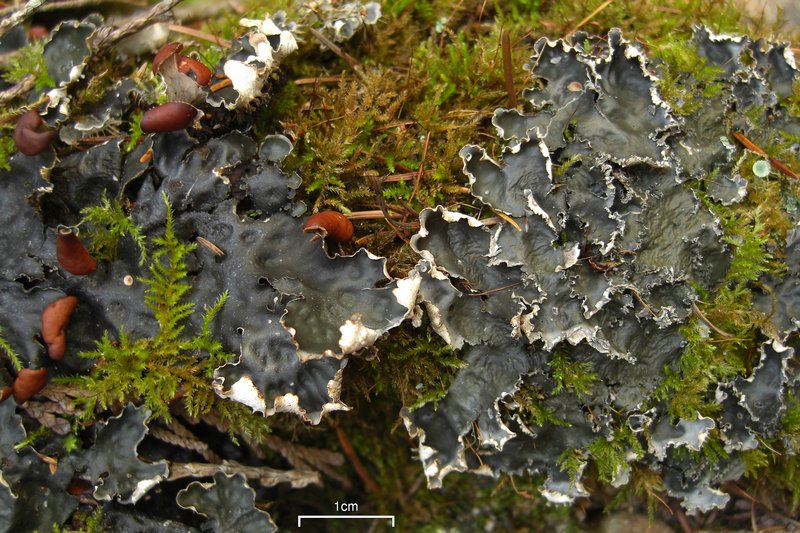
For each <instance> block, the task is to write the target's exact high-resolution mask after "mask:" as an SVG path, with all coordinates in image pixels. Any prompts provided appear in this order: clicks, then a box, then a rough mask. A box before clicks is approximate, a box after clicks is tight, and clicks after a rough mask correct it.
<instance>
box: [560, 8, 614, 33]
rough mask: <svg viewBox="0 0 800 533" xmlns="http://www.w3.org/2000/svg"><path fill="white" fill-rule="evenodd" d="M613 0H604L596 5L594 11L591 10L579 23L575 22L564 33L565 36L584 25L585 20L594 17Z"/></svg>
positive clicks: (587, 20)
mask: <svg viewBox="0 0 800 533" xmlns="http://www.w3.org/2000/svg"><path fill="white" fill-rule="evenodd" d="M613 1H614V0H606V1H605V2H603V3H602V4H600V5H599V6H597V9H595V10H594V11H592V12H591V13H589V14H588V15H586V17H585V18H584V19H583V20H581V21H580V22H579V23H577V24H576V25H575V27H574V28H572V29H571V30H569V31H568V32H567V34H566V35H565V37H569V36H570V35H572V34H574V33H575V32H576V31H578V30H579V29H581V28H582V27H583V26H584V24H586V23H587V22H589V21H590V20H592V19H593V18H595V17H596V16H597V14H598V13H600V12H601V11H602V10H604V9H605V8H607V7H608V6H610V5H611V3H612V2H613Z"/></svg>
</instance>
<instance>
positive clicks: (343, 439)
mask: <svg viewBox="0 0 800 533" xmlns="http://www.w3.org/2000/svg"><path fill="white" fill-rule="evenodd" d="M335 427H336V437H338V439H339V444H341V446H342V453H344V454H345V456H347V458H348V459H349V460H350V462H351V463H352V464H353V468H354V469H355V471H356V474H358V477H360V478H361V481H363V482H364V486H366V487H367V489H369V491H370V492H371V493H373V494H378V493H380V491H381V489H380V487H379V486H378V484H377V483H375V480H374V479H372V476H370V475H369V472H368V471H367V468H366V467H365V466H364V463H362V462H361V459H359V458H358V454H357V453H356V450H355V448H353V445H352V444H351V443H350V439H348V438H347V435H345V433H344V431H343V430H342V428H340V427H339V426H338V425H337V426H335Z"/></svg>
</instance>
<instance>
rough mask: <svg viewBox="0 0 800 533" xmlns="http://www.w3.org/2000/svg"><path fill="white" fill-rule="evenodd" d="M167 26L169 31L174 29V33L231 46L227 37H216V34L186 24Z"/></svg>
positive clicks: (223, 46) (224, 46) (222, 45)
mask: <svg viewBox="0 0 800 533" xmlns="http://www.w3.org/2000/svg"><path fill="white" fill-rule="evenodd" d="M167 28H169V31H174V32H175V33H181V34H183V35H188V36H190V37H195V38H196V39H202V40H204V41H208V42H211V43H214V44H218V45H219V46H221V47H222V48H230V47H231V42H230V41H229V40H227V39H223V38H222V37H217V36H216V35H212V34H210V33H207V32H204V31H201V30H196V29H194V28H189V27H188V26H181V25H180V24H170V25H168V26H167Z"/></svg>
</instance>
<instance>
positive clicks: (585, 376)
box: [549, 348, 600, 396]
mask: <svg viewBox="0 0 800 533" xmlns="http://www.w3.org/2000/svg"><path fill="white" fill-rule="evenodd" d="M549 364H550V374H551V376H552V377H553V380H554V381H555V387H553V394H559V393H561V392H563V391H569V392H574V393H575V394H577V395H578V396H589V395H590V394H591V392H592V387H593V386H594V384H595V383H596V382H597V381H599V379H600V377H599V376H598V375H597V374H596V373H595V372H592V368H593V366H592V363H591V362H590V361H570V360H569V359H568V358H567V356H566V354H565V353H564V351H563V350H559V349H558V348H556V350H555V352H554V353H553V357H552V359H550V363H549Z"/></svg>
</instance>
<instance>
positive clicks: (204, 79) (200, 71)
mask: <svg viewBox="0 0 800 533" xmlns="http://www.w3.org/2000/svg"><path fill="white" fill-rule="evenodd" d="M177 60H178V70H179V71H180V72H181V73H183V74H186V75H187V76H188V75H189V73H190V72H191V73H192V74H194V81H196V82H197V84H198V85H208V82H209V81H211V70H209V68H208V67H207V66H205V65H204V64H202V63H201V62H199V61H198V60H196V59H193V58H191V57H186V56H184V55H180V54H179V55H178V57H177Z"/></svg>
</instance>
